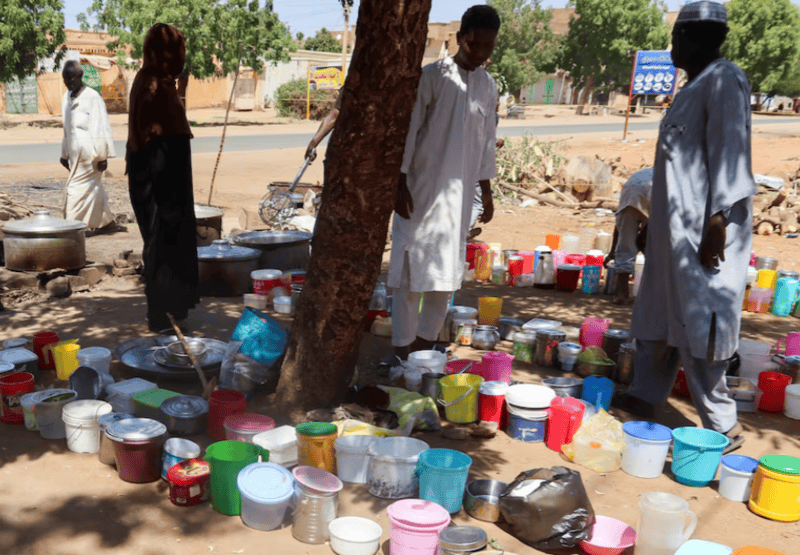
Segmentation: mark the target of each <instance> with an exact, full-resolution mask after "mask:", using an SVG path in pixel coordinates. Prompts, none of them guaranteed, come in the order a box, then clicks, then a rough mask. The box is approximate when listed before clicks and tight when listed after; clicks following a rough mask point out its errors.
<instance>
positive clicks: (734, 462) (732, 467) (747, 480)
mask: <svg viewBox="0 0 800 555" xmlns="http://www.w3.org/2000/svg"><path fill="white" fill-rule="evenodd" d="M757 468H758V461H757V460H756V459H754V458H752V457H745V456H744V455H725V456H724V457H722V465H721V466H720V474H719V494H720V495H721V496H722V497H724V498H725V499H730V500H731V501H738V502H740V503H743V502H745V501H747V500H748V499H750V486H752V484H753V477H754V475H755V472H756V469H757Z"/></svg>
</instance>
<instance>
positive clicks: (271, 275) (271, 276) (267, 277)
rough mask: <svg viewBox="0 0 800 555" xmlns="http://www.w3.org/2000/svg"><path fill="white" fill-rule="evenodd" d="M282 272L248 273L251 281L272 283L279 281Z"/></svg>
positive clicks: (257, 271)
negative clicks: (259, 280)
mask: <svg viewBox="0 0 800 555" xmlns="http://www.w3.org/2000/svg"><path fill="white" fill-rule="evenodd" d="M282 276H283V272H281V271H280V270H253V271H252V272H250V278H251V279H262V280H264V281H274V280H276V279H281V277H282Z"/></svg>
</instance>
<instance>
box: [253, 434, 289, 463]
mask: <svg viewBox="0 0 800 555" xmlns="http://www.w3.org/2000/svg"><path fill="white" fill-rule="evenodd" d="M253 444H254V445H258V446H259V447H261V448H262V449H266V450H268V451H269V461H270V462H273V463H275V464H279V465H281V466H283V467H286V468H291V467H293V466H296V465H297V432H295V430H294V426H280V427H278V428H274V429H272V430H269V431H266V432H261V433H260V434H258V435H256V436H255V437H254V438H253Z"/></svg>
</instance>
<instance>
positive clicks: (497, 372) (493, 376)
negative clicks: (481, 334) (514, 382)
mask: <svg viewBox="0 0 800 555" xmlns="http://www.w3.org/2000/svg"><path fill="white" fill-rule="evenodd" d="M513 360H514V356H513V355H510V354H508V353H505V352H503V351H491V352H489V353H486V354H485V355H483V357H482V358H481V364H480V371H481V372H480V375H481V376H483V380H484V381H486V382H506V383H508V384H510V383H511V361H513Z"/></svg>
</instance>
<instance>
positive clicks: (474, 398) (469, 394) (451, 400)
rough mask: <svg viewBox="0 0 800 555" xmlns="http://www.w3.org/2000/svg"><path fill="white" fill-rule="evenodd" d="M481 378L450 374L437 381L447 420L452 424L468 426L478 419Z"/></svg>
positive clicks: (470, 375) (473, 375)
mask: <svg viewBox="0 0 800 555" xmlns="http://www.w3.org/2000/svg"><path fill="white" fill-rule="evenodd" d="M481 383H483V378H482V377H481V376H478V375H476V374H452V375H450V376H445V377H444V378H442V379H440V380H439V384H440V385H441V388H442V398H441V399H439V404H441V405H442V406H443V407H444V413H445V416H446V417H447V419H448V420H449V421H450V422H453V423H454V424H469V423H470V422H475V421H476V420H477V419H478V390H479V389H480V387H481Z"/></svg>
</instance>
